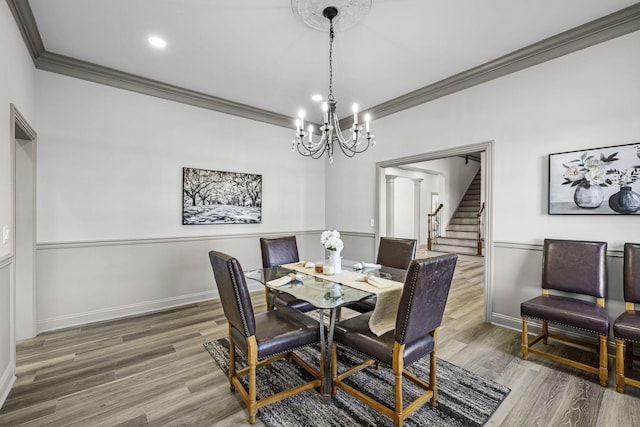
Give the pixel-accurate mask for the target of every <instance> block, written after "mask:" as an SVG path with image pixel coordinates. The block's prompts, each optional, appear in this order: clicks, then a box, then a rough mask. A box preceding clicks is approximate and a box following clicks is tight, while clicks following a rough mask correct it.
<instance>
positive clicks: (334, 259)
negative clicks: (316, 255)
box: [329, 251, 342, 274]
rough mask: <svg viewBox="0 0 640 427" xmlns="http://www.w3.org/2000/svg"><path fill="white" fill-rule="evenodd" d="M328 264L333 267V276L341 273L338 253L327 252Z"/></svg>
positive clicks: (340, 260)
mask: <svg viewBox="0 0 640 427" xmlns="http://www.w3.org/2000/svg"><path fill="white" fill-rule="evenodd" d="M329 264H330V265H332V266H333V272H334V274H340V272H342V257H341V256H340V252H339V251H329Z"/></svg>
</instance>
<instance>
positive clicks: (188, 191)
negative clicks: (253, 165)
mask: <svg viewBox="0 0 640 427" xmlns="http://www.w3.org/2000/svg"><path fill="white" fill-rule="evenodd" d="M261 222H262V175H256V174H250V173H240V172H225V171H217V170H207V169H198V168H188V167H184V168H182V224H183V225H208V224H260V223H261Z"/></svg>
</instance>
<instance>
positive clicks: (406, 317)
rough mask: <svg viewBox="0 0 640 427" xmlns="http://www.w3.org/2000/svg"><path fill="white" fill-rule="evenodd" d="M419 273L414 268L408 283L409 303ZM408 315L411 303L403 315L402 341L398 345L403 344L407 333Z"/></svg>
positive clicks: (411, 299) (418, 270)
mask: <svg viewBox="0 0 640 427" xmlns="http://www.w3.org/2000/svg"><path fill="white" fill-rule="evenodd" d="M419 272H420V269H419V268H414V269H413V277H411V281H410V282H409V283H410V285H411V286H410V287H409V289H410V290H411V294H410V297H409V301H413V294H414V292H415V290H416V282H417V281H418V273H419ZM406 286H407V283H406V282H405V287H406ZM409 313H411V303H409V306H408V307H407V309H406V310H405V315H404V322H402V324H403V328H402V331H401V332H400V338H401V339H402V341H401V342H400V344H404V338H405V334H406V332H407V323H408V322H407V319H408V318H409Z"/></svg>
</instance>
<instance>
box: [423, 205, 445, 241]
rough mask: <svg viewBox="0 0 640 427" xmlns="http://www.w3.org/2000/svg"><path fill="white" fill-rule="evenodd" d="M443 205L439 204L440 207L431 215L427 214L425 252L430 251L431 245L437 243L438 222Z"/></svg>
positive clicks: (438, 233) (438, 235)
mask: <svg viewBox="0 0 640 427" xmlns="http://www.w3.org/2000/svg"><path fill="white" fill-rule="evenodd" d="M443 206H444V205H443V204H442V203H440V206H438V207H437V208H436V210H435V211H433V213H430V214H427V250H428V251H430V250H431V245H432V243H433V244H437V243H438V237H440V220H441V217H442V207H443Z"/></svg>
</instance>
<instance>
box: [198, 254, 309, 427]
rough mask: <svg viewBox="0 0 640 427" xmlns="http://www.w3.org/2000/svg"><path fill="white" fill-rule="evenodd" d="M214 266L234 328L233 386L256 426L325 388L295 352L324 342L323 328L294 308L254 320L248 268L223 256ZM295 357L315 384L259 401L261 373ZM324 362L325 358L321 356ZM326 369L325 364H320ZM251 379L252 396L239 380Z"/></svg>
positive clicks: (231, 328) (215, 259)
mask: <svg viewBox="0 0 640 427" xmlns="http://www.w3.org/2000/svg"><path fill="white" fill-rule="evenodd" d="M209 260H210V261H211V267H212V268H213V273H214V276H215V280H216V285H217V287H218V293H219V294H220V302H221V303H222V309H223V310H224V315H225V317H226V318H227V321H228V322H229V384H230V387H231V391H232V392H233V391H235V390H236V388H237V389H238V391H239V393H240V396H241V397H242V400H244V403H245V404H246V405H247V407H248V410H249V422H250V423H252V424H253V423H254V422H255V420H256V413H257V411H258V409H259V408H261V407H263V406H265V405H269V404H271V403H274V402H277V401H279V400H282V399H285V398H287V397H290V396H293V395H294V394H298V393H301V392H303V391H305V390H309V389H312V388H314V387H319V386H320V383H321V380H320V373H319V372H317V371H315V370H314V369H312V368H311V367H310V366H309V365H308V364H307V363H305V362H304V361H303V360H302V359H300V357H299V356H298V355H297V354H295V353H294V352H293V351H294V350H296V349H298V348H301V347H305V346H308V345H313V344H317V343H319V342H320V325H319V324H318V322H317V321H316V320H314V319H312V318H310V317H309V316H307V315H305V314H303V313H300V312H299V311H297V310H294V309H292V308H288V307H282V308H281V309H279V310H268V311H266V312H264V313H260V314H257V315H256V314H254V312H253V305H252V304H251V298H250V295H249V290H248V288H247V283H246V280H245V277H244V273H243V272H242V268H241V266H240V263H239V262H238V260H237V259H235V258H233V257H231V256H229V255H227V254H224V253H222V252H216V251H211V252H209ZM236 346H237V347H238V348H239V349H240V350H241V352H242V353H243V354H244V356H245V357H246V359H247V363H248V366H247V367H246V368H244V369H241V370H236V364H235V360H236V359H235V358H236V351H235V350H236ZM285 356H286V357H290V358H291V359H293V360H295V361H296V362H298V364H299V365H300V366H301V367H302V368H304V369H305V370H306V371H308V372H309V373H310V374H311V376H312V378H313V379H312V380H311V381H308V382H306V383H304V384H300V385H297V386H295V387H292V388H290V389H287V390H284V391H281V392H279V393H276V394H274V395H271V396H268V397H263V398H262V399H260V400H258V399H257V396H256V369H257V368H260V367H262V366H264V365H266V364H268V363H271V362H274V361H276V360H278V359H281V358H283V357H285ZM320 357H322V355H321V356H320ZM320 363H321V366H322V361H321V362H320ZM247 374H248V375H249V390H246V389H245V388H244V386H243V385H242V383H241V382H240V380H239V377H241V376H243V375H247Z"/></svg>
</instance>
